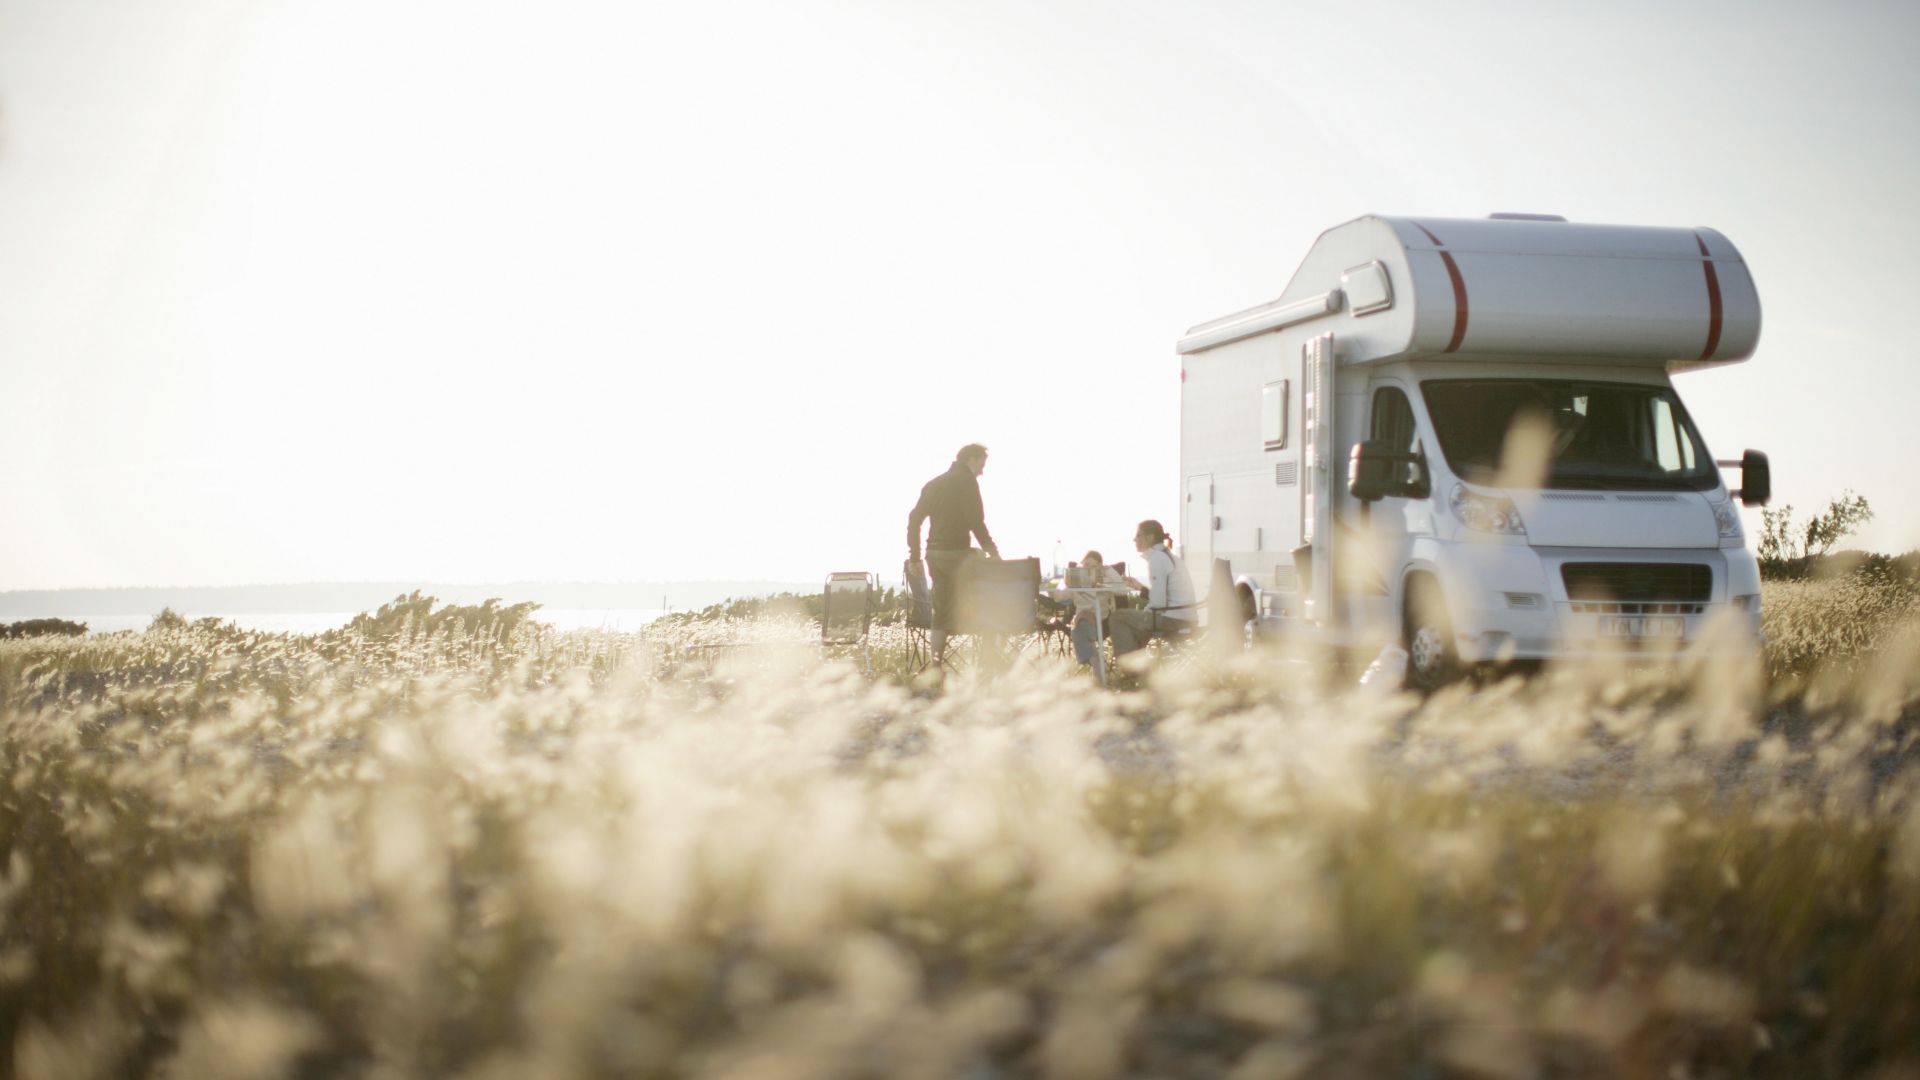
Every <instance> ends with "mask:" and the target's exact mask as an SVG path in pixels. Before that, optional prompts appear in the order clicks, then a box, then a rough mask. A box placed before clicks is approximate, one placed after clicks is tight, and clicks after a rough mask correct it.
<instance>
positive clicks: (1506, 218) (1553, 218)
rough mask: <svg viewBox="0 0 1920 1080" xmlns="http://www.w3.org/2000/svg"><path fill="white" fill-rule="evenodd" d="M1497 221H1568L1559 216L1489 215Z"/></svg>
mask: <svg viewBox="0 0 1920 1080" xmlns="http://www.w3.org/2000/svg"><path fill="white" fill-rule="evenodd" d="M1487 216H1488V217H1490V218H1492V219H1493V220H1495V221H1562V222H1563V221H1566V220H1567V219H1566V218H1563V217H1561V216H1560V215H1559V214H1512V213H1501V214H1488V215H1487Z"/></svg>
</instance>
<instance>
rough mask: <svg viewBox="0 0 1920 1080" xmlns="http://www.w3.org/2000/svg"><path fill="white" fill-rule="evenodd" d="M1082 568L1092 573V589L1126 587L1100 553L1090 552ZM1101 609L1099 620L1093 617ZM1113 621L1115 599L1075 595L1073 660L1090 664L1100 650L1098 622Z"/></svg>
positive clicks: (1088, 581) (1089, 578) (1082, 560)
mask: <svg viewBox="0 0 1920 1080" xmlns="http://www.w3.org/2000/svg"><path fill="white" fill-rule="evenodd" d="M1080 565H1081V567H1082V568H1085V569H1089V570H1091V571H1092V573H1090V574H1088V575H1087V583H1088V584H1089V585H1104V586H1107V587H1110V588H1115V587H1118V586H1120V585H1122V584H1124V583H1125V581H1124V579H1123V578H1121V576H1120V574H1119V573H1118V572H1117V571H1115V570H1114V569H1113V568H1112V567H1110V566H1107V565H1106V560H1105V559H1103V558H1101V557H1100V553H1099V552H1097V551H1089V552H1087V553H1086V554H1085V555H1083V556H1081V558H1080ZM1096 608H1098V610H1099V619H1096V618H1095V617H1094V611H1095V609H1096ZM1112 617H1113V597H1111V596H1102V595H1099V594H1097V593H1095V594H1092V595H1088V594H1085V593H1075V594H1074V596H1073V628H1072V633H1073V658H1074V659H1075V660H1078V661H1080V662H1081V663H1083V664H1091V663H1093V660H1094V655H1095V652H1096V650H1098V649H1099V648H1100V638H1099V620H1104V619H1111V618H1112Z"/></svg>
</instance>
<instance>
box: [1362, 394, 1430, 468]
mask: <svg viewBox="0 0 1920 1080" xmlns="http://www.w3.org/2000/svg"><path fill="white" fill-rule="evenodd" d="M1367 438H1368V439H1369V440H1370V441H1372V442H1376V443H1380V444H1382V445H1384V446H1385V448H1386V449H1388V450H1391V451H1393V452H1394V453H1396V454H1411V453H1415V452H1416V451H1418V450H1419V448H1420V432H1419V429H1418V428H1416V427H1415V426H1414V422H1413V406H1412V405H1411V404H1409V403H1408V402H1407V395H1406V394H1405V393H1404V392H1403V391H1401V389H1400V388H1399V387H1397V386H1383V387H1381V388H1380V389H1378V390H1375V391H1374V392H1373V425H1372V428H1371V430H1370V431H1369V432H1368V433H1367ZM1417 471H1418V469H1417V466H1414V465H1411V464H1407V465H1400V466H1397V468H1396V472H1397V473H1398V475H1397V476H1396V477H1395V479H1396V480H1397V481H1398V482H1400V483H1413V482H1414V481H1415V479H1416V478H1417Z"/></svg>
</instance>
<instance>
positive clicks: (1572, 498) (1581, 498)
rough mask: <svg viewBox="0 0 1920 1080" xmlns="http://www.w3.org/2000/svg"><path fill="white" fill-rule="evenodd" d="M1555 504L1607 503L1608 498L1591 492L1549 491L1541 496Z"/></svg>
mask: <svg viewBox="0 0 1920 1080" xmlns="http://www.w3.org/2000/svg"><path fill="white" fill-rule="evenodd" d="M1540 497H1541V498H1543V499H1551V500H1553V501H1554V502H1606V501H1607V497H1606V496H1605V495H1600V494H1597V493H1595V492H1591V491H1547V492H1542V493H1541V495H1540Z"/></svg>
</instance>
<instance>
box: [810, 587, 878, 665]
mask: <svg viewBox="0 0 1920 1080" xmlns="http://www.w3.org/2000/svg"><path fill="white" fill-rule="evenodd" d="M873 593H874V576H873V575H872V574H869V573H866V572H864V571H857V570H855V571H840V572H836V573H832V574H828V575H827V586H826V590H825V591H824V592H822V593H821V596H820V654H821V656H823V657H824V656H825V655H826V653H827V650H828V649H832V648H849V647H852V646H856V645H857V646H859V648H860V666H861V668H862V669H863V670H864V671H866V673H867V674H869V675H871V674H873V651H872V649H871V648H870V647H869V646H868V644H867V629H868V627H869V626H871V625H872V623H873Z"/></svg>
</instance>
